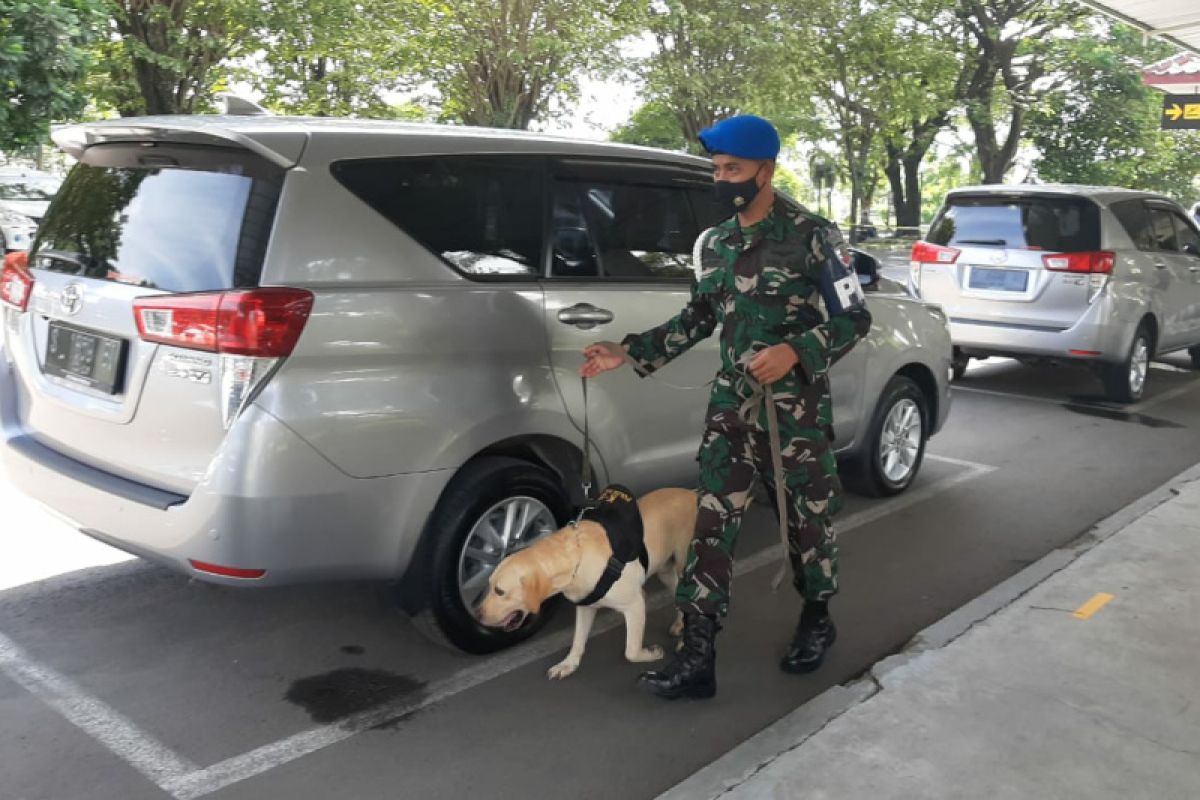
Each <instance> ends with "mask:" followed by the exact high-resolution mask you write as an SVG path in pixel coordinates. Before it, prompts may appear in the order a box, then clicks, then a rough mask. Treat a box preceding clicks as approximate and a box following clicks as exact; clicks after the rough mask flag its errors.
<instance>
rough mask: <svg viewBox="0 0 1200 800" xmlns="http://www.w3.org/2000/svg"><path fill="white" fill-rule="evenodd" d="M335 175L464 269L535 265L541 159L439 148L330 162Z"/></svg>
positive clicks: (528, 270)
mask: <svg viewBox="0 0 1200 800" xmlns="http://www.w3.org/2000/svg"><path fill="white" fill-rule="evenodd" d="M333 175H334V177H335V178H337V180H338V181H339V182H340V183H341V184H342V185H343V186H345V187H346V188H347V189H349V190H350V191H351V192H353V193H354V194H355V195H357V196H358V197H359V198H360V199H361V200H363V201H364V202H366V203H367V204H368V205H369V206H371V207H372V208H373V209H375V210H376V211H378V212H379V213H380V214H382V215H383V216H384V217H386V218H387V219H388V220H389V221H390V222H391V223H392V224H394V225H396V226H397V227H398V228H400V229H401V230H403V231H404V232H405V233H407V234H408V235H409V236H411V237H412V238H414V239H416V240H417V241H418V242H420V243H421V244H422V245H424V246H425V247H426V248H427V249H428V250H430V251H431V252H433V253H434V254H436V255H438V256H439V257H440V258H441V259H442V260H444V261H445V262H447V263H448V264H450V265H451V266H452V267H454V268H455V269H457V270H458V271H460V272H462V273H464V274H465V275H467V276H469V277H505V276H509V277H514V276H517V277H523V276H528V277H536V276H538V275H540V273H541V269H540V266H541V252H542V215H543V209H544V205H543V203H542V198H543V196H544V194H543V190H542V186H543V181H542V175H543V171H542V166H541V163H540V162H539V161H535V160H531V159H520V158H495V157H492V158H488V157H476V156H437V157H420V158H389V159H360V160H353V161H342V162H339V163H337V164H334V165H333Z"/></svg>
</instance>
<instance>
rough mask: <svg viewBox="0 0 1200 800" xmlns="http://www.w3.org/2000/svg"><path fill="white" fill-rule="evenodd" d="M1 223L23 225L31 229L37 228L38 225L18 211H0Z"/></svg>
mask: <svg viewBox="0 0 1200 800" xmlns="http://www.w3.org/2000/svg"><path fill="white" fill-rule="evenodd" d="M0 223H3V224H5V225H23V226H27V227H30V228H35V227H37V223H36V222H34V221H33V220H32V219H31V218H29V217H27V216H25V215H24V214H19V213H17V212H16V211H7V210H5V209H0Z"/></svg>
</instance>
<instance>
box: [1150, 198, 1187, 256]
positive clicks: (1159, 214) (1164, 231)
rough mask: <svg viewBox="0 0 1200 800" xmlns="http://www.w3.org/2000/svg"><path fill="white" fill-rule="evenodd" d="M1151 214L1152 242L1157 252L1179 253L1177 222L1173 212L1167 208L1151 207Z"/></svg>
mask: <svg viewBox="0 0 1200 800" xmlns="http://www.w3.org/2000/svg"><path fill="white" fill-rule="evenodd" d="M1148 210H1149V212H1150V241H1151V243H1152V246H1153V247H1154V249H1155V250H1166V251H1168V252H1172V253H1174V252H1178V251H1179V237H1178V235H1177V234H1176V233H1175V222H1174V220H1172V219H1171V212H1170V211H1168V210H1167V209H1165V208H1155V207H1154V206H1151V207H1150V208H1149V209H1148Z"/></svg>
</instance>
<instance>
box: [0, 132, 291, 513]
mask: <svg viewBox="0 0 1200 800" xmlns="http://www.w3.org/2000/svg"><path fill="white" fill-rule="evenodd" d="M83 158H84V160H83V163H80V164H78V165H77V166H76V167H75V168H74V169H73V170H72V172H71V174H70V176H69V177H68V178H67V180H66V182H65V183H64V184H63V186H62V189H61V190H60V191H59V193H58V195H57V197H56V198H55V200H54V202H53V203H52V205H51V207H50V209H49V211H48V213H47V216H46V218H45V220H44V223H43V225H42V227H41V229H40V231H39V234H38V238H37V240H36V242H35V245H34V248H33V250H32V253H31V256H30V263H29V266H30V273H31V274H32V276H33V286H32V292H31V295H30V300H29V308H28V311H27V312H26V313H24V314H14V313H11V312H10V314H9V315H8V316H9V323H8V328H7V330H6V337H7V341H8V345H7V346H8V348H9V350H10V352H11V354H12V356H13V359H14V362H15V365H16V370H17V373H18V378H19V385H20V389H21V390H20V392H19V393H18V407H17V413H18V417H19V419H18V423H19V425H20V426H21V428H23V429H24V432H25V435H28V436H31V437H33V438H34V439H36V440H37V441H39V442H40V443H41V444H43V445H45V446H48V447H51V448H52V449H54V450H56V451H58V452H60V453H62V454H64V455H66V456H68V457H70V458H72V459H74V460H76V461H80V462H83V463H84V464H87V465H89V466H92V467H96V468H98V469H103V470H105V471H107V472H109V473H112V474H115V475H119V476H121V477H125V478H128V479H130V480H135V481H139V482H142V483H145V484H148V485H152V486H155V487H159V488H163V489H167V490H171V491H176V492H181V493H185V494H186V493H187V492H189V491H190V490H191V489H192V488H193V487H194V486H195V484H196V483H198V482H199V481H200V480H201V478H202V476H203V475H204V472H205V470H206V469H207V468H208V465H209V463H210V461H211V459H212V456H213V454H214V453H215V451H216V450H217V448H218V447H219V445H220V443H221V441H222V439H223V437H224V434H225V429H226V428H225V423H226V421H227V420H228V413H227V412H228V409H227V408H226V404H227V402H228V401H229V397H228V396H227V394H228V391H229V390H230V389H231V387H232V386H233V385H234V383H236V380H234V383H231V376H230V375H229V374H227V373H223V372H222V364H221V361H220V357H219V356H218V355H217V354H216V353H215V352H203V351H200V350H196V349H193V348H190V347H183V348H180V347H171V346H168V345H165V344H161V343H155V342H152V341H147V340H145V339H143V337H142V336H140V334H139V328H138V323H137V321H136V320H135V313H134V303H135V300H136V299H137V298H143V297H150V296H153V297H157V298H162V297H165V296H171V297H175V296H177V295H179V294H180V293H183V294H185V295H186V296H187V297H189V298H195V297H198V295H193V294H192V293H204V296H205V297H208V298H212V297H215V295H213V294H212V293H213V292H222V291H225V290H229V289H234V288H253V287H257V285H258V280H259V275H260V273H261V270H262V265H263V261H264V258H265V252H266V248H267V243H268V241H269V237H270V232H271V227H272V225H273V221H274V217H275V209H276V205H277V201H278V198H279V195H280V191H281V186H282V183H283V180H284V176H285V172H284V170H283V169H282V168H281V167H278V166H276V165H274V164H269V163H267V162H266V161H264V160H263V159H262V158H261V157H259V156H257V155H254V154H251V153H250V152H248V151H246V150H242V149H239V148H235V147H211V146H200V145H190V144H188V145H185V144H170V143H167V142H162V141H159V142H154V143H150V142H142V143H131V144H106V145H97V146H94V147H92V148H89V149H88V150H87V151H86V153H85V154H84V156H83ZM164 314H165V312H161V311H160V312H159V313H158V314H157V316H154V317H153V318H154V319H157V320H159V321H163V320H167V321H168V322H169V320H170V319H172V317H171V316H170V315H169V314H166V315H164ZM174 322H175V323H177V325H176V327H177V328H178V330H176V331H175V333H178V334H180V335H182V336H184V337H187V336H196V337H198V336H200V335H201V330H200V327H199V324H200V323H199V318H198V317H194V318H193V322H187V321H186V320H185V319H184V315H182V314H177V315H176V316H175V317H174ZM193 325H195V326H196V327H189V326H193ZM243 388H244V387H243Z"/></svg>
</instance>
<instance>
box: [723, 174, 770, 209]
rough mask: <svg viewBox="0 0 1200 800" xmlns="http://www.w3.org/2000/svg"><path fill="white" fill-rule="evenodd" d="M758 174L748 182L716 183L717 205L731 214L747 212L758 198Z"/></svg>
mask: <svg viewBox="0 0 1200 800" xmlns="http://www.w3.org/2000/svg"><path fill="white" fill-rule="evenodd" d="M758 188H759V187H758V172H757V171H755V173H754V177H753V178H751V179H750V180H748V181H737V182H736V183H735V182H734V181H716V182H715V183H714V184H713V191H714V192H715V193H716V195H717V203H719V204H720V206H721V208H722V209H723V210H724V211H726V212H727V213H729V214H731V215H732V214H736V213H738V212H739V211H745V210H746V208H748V207H749V205H750V204H751V203H752V202H754V198H755V197H757V196H758Z"/></svg>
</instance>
